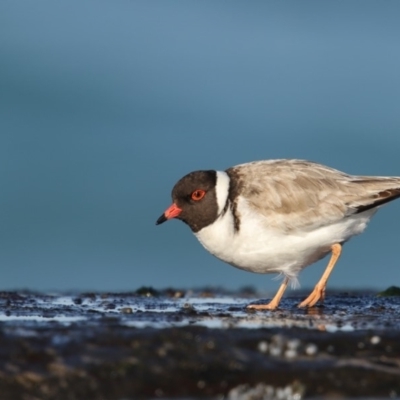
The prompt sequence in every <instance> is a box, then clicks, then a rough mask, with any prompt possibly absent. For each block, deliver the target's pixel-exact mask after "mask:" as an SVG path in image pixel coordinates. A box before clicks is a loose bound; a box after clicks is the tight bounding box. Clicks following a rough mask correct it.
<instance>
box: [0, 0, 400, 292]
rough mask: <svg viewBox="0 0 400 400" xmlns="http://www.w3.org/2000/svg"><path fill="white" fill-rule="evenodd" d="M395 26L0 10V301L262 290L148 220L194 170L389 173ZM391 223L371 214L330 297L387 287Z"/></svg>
mask: <svg viewBox="0 0 400 400" xmlns="http://www.w3.org/2000/svg"><path fill="white" fill-rule="evenodd" d="M399 11H400V4H399V2H397V1H386V2H384V3H382V2H378V1H367V0H364V1H363V2H357V1H352V2H319V1H303V2H297V1H286V2H251V3H248V2H237V1H232V2H229V4H228V3H226V2H217V1H213V2H207V1H205V2H178V1H169V2H164V1H158V2H157V1H155V2H148V1H133V2H132V1H121V2H101V1H100V2H98V1H96V2H94V1H86V2H80V1H71V2H58V3H55V2H50V1H41V2H30V1H19V2H12V1H2V2H1V3H0V51H1V53H0V54H1V62H0V160H1V161H0V165H1V168H0V185H1V189H2V190H1V196H0V206H1V207H0V274H1V275H0V289H12V288H30V289H58V290H64V289H77V290H79V289H91V290H129V289H132V288H137V287H138V286H142V285H153V286H155V287H165V286H174V287H179V286H182V287H191V286H204V285H222V286H226V287H231V288H236V287H240V286H243V285H254V286H256V287H257V288H259V289H269V290H273V289H275V288H276V287H277V286H278V282H275V281H271V279H270V277H269V276H266V277H260V276H257V275H253V274H250V273H246V272H242V271H238V270H235V269H234V268H232V267H229V266H227V265H225V264H223V263H222V262H220V261H218V260H216V259H215V258H213V257H212V256H210V255H209V254H208V253H207V252H206V251H205V250H204V249H203V248H202V247H201V246H200V245H199V244H198V243H197V242H196V240H195V238H194V237H193V236H192V235H191V233H190V231H189V230H188V228H187V227H186V226H184V225H183V224H181V223H179V222H175V221H174V222H171V223H168V224H165V225H163V226H161V227H155V225H154V223H155V220H156V219H157V217H158V216H159V215H160V214H161V212H163V211H164V209H165V208H166V207H167V206H168V205H169V203H170V190H171V188H172V185H173V184H174V183H175V181H176V180H177V179H178V178H180V177H181V176H182V175H183V174H185V173H187V172H189V171H191V170H195V169H200V168H205V169H211V168H227V167H229V166H231V165H235V164H238V163H242V162H246V161H251V160H257V159H265V158H282V157H283V158H286V157H288V158H290V157H296V158H305V159H310V160H314V161H319V162H322V163H324V164H328V165H331V166H333V167H336V168H339V169H342V170H345V171H347V172H350V173H354V174H370V175H400V161H399V148H400V112H399V105H400V74H399V71H400V52H399V51H398V44H399V40H400V24H399V23H398V15H399ZM399 219H400V201H399V202H397V203H392V204H390V205H388V206H387V207H385V208H384V209H382V210H381V211H380V212H379V213H378V215H377V216H376V217H375V218H374V220H373V222H372V223H371V226H370V228H369V229H368V230H367V232H366V233H364V234H363V235H362V236H361V237H359V238H356V239H353V240H352V241H351V242H350V243H349V244H347V245H346V246H345V249H344V254H343V257H342V259H341V260H340V262H339V264H338V266H337V268H336V269H335V271H334V273H333V276H332V278H331V281H330V285H331V286H332V287H336V288H346V287H355V288H367V287H368V288H371V287H372V288H384V287H387V286H389V285H391V284H399V285H400V262H399V257H398V251H397V250H398V246H399V239H400V228H399V223H398V221H399ZM324 262H326V261H323V262H322V263H320V264H318V265H317V266H313V267H310V268H309V269H307V270H306V271H305V272H304V273H303V274H302V276H301V279H300V280H301V283H302V286H303V287H304V286H312V285H313V284H314V283H315V281H316V280H317V279H318V277H319V275H320V274H321V273H322V269H323V263H324Z"/></svg>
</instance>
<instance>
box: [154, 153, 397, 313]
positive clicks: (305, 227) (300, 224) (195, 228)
mask: <svg viewBox="0 0 400 400" xmlns="http://www.w3.org/2000/svg"><path fill="white" fill-rule="evenodd" d="M399 197H400V177H394V176H393V177H391V176H358V175H350V174H346V173H344V172H341V171H339V170H337V169H334V168H331V167H328V166H325V165H322V164H319V163H316V162H312V161H306V160H298V159H277V160H262V161H253V162H248V163H245V164H240V165H236V166H233V167H230V168H228V169H226V170H225V171H220V170H199V171H193V172H190V173H189V174H187V175H185V176H184V177H183V178H181V179H180V180H179V181H178V182H177V183H176V184H175V186H174V187H173V189H172V205H171V206H170V207H168V208H167V209H166V211H165V212H164V213H163V214H162V215H161V216H160V217H159V218H158V219H157V221H156V224H157V225H159V224H162V223H164V222H165V221H168V220H170V219H173V218H176V219H179V220H181V221H183V222H184V223H186V224H187V225H188V226H189V227H190V229H191V230H192V232H193V233H194V235H195V236H196V237H197V239H198V240H199V241H200V243H201V244H202V245H203V246H204V248H205V249H206V250H208V251H209V252H210V253H211V254H212V255H214V256H215V257H217V258H219V259H220V260H222V261H224V262H226V263H228V264H230V265H232V266H234V267H237V268H240V269H242V270H245V271H249V272H254V273H260V274H267V273H278V274H280V275H282V276H283V280H282V283H281V285H280V287H279V289H278V291H277V293H276V294H275V296H274V297H273V298H272V299H271V301H270V302H268V303H267V304H250V305H248V306H247V308H248V309H253V310H275V309H276V308H277V307H278V306H279V303H280V301H281V298H282V296H283V294H284V292H285V290H286V288H287V286H288V285H289V284H290V283H291V284H292V285H294V286H296V284H297V283H298V275H299V273H300V272H301V271H302V270H303V269H304V268H305V267H307V266H308V265H310V264H313V263H315V262H316V261H318V260H320V259H322V258H324V257H325V256H327V255H328V254H330V255H331V256H330V260H329V262H328V264H327V267H326V269H325V270H324V273H323V274H322V276H321V278H320V280H319V281H318V282H317V284H316V285H315V287H314V289H313V291H312V292H311V293H310V295H309V296H308V297H307V298H305V299H304V300H303V301H302V302H301V303H300V304H299V305H298V307H301V308H305V307H313V306H315V305H316V304H317V303H318V302H321V303H322V302H323V301H324V299H325V291H326V286H327V282H328V279H329V277H330V275H331V273H332V270H333V269H334V266H335V264H336V262H337V261H338V259H339V257H340V255H341V253H342V247H343V244H344V243H346V242H347V241H348V240H349V239H351V238H352V237H353V236H355V235H358V234H360V233H362V232H363V231H364V230H365V228H366V227H367V224H368V222H369V220H370V219H371V217H372V216H373V215H374V214H375V213H376V211H377V210H378V209H379V208H380V207H381V206H382V205H384V204H386V203H388V202H390V201H392V200H395V199H397V198H399Z"/></svg>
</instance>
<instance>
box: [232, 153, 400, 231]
mask: <svg viewBox="0 0 400 400" xmlns="http://www.w3.org/2000/svg"><path fill="white" fill-rule="evenodd" d="M226 172H227V173H228V174H229V175H230V176H235V177H236V179H235V181H236V182H238V184H237V185H236V186H235V187H233V188H232V190H231V194H230V195H231V196H232V198H234V197H235V196H234V194H235V193H237V194H239V193H240V194H241V195H242V196H243V197H244V198H245V199H246V200H247V202H248V204H249V205H250V207H253V208H254V209H256V210H257V212H259V213H261V214H262V215H264V216H265V217H266V218H267V221H268V225H269V226H274V225H275V226H279V227H280V228H281V229H283V230H286V231H289V230H296V229H313V227H315V226H322V225H326V224H331V223H334V222H335V221H338V220H340V219H342V218H344V217H346V216H348V215H351V214H355V213H357V212H363V211H366V210H369V209H371V208H374V207H378V206H380V205H382V204H384V203H386V202H388V201H391V200H394V199H395V198H397V197H400V178H395V177H365V176H352V175H348V174H345V173H343V172H340V171H338V170H335V169H333V168H329V167H326V166H323V165H321V164H317V163H312V162H309V161H302V160H271V161H259V162H254V163H249V164H242V165H238V166H236V167H232V168H230V169H228V170H227V171H226ZM245 177H246V178H245ZM231 196H230V197H231Z"/></svg>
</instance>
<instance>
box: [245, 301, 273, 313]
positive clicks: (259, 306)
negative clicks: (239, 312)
mask: <svg viewBox="0 0 400 400" xmlns="http://www.w3.org/2000/svg"><path fill="white" fill-rule="evenodd" d="M278 304H279V303H277V302H275V301H271V302H269V303H268V304H249V305H248V306H247V307H246V309H248V310H261V311H263V310H276V309H277V308H278Z"/></svg>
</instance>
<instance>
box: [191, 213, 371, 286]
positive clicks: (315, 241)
mask: <svg viewBox="0 0 400 400" xmlns="http://www.w3.org/2000/svg"><path fill="white" fill-rule="evenodd" d="M374 212H375V210H370V211H367V212H365V213H362V214H355V215H352V216H349V217H347V218H345V219H342V220H340V221H337V222H336V223H334V224H331V225H327V226H321V227H320V228H316V229H314V230H308V231H305V230H303V231H300V230H298V231H291V232H290V233H285V232H283V231H281V230H279V229H277V228H268V227H267V225H266V223H265V221H261V220H260V216H259V215H253V216H252V218H246V221H244V220H243V219H242V221H241V225H240V230H239V232H238V233H235V232H234V229H233V218H232V215H231V213H229V212H228V213H226V214H225V215H224V216H223V217H220V218H219V219H218V220H216V221H215V222H214V224H212V225H209V226H207V227H205V228H203V229H202V230H200V231H199V232H197V233H196V234H195V235H196V236H197V238H198V239H199V241H200V242H201V243H202V245H203V246H204V247H205V248H206V249H207V250H208V251H209V252H210V253H211V254H213V255H214V256H216V257H218V258H219V259H221V260H223V261H225V262H227V263H229V264H231V265H233V266H235V267H237V268H240V269H244V270H246V271H251V272H255V273H276V272H278V273H283V274H284V275H286V276H288V277H289V278H295V277H296V276H297V274H298V273H299V272H300V271H301V270H302V269H303V268H305V267H306V266H307V265H310V264H312V263H314V262H316V261H318V260H319V259H321V258H322V257H324V256H325V255H327V254H328V253H329V252H330V248H331V246H332V244H334V243H342V242H345V241H347V240H348V239H350V238H351V237H352V236H354V235H357V234H359V233H361V232H362V231H363V230H364V229H365V228H366V226H367V223H368V221H369V219H370V218H371V216H372V215H373V214H374ZM248 216H249V214H247V215H246V217H248Z"/></svg>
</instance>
